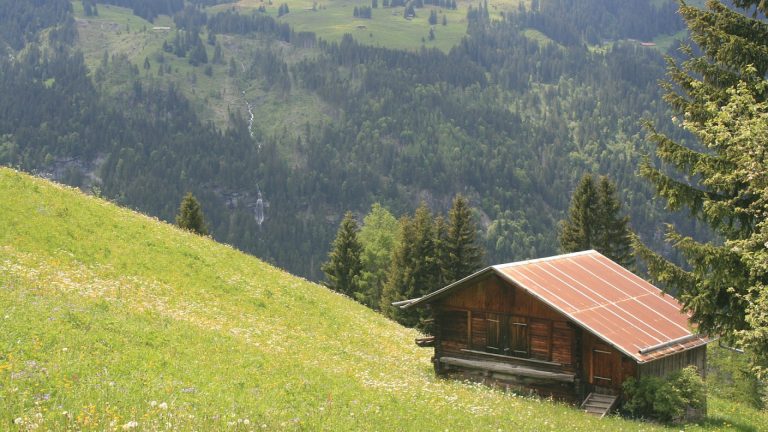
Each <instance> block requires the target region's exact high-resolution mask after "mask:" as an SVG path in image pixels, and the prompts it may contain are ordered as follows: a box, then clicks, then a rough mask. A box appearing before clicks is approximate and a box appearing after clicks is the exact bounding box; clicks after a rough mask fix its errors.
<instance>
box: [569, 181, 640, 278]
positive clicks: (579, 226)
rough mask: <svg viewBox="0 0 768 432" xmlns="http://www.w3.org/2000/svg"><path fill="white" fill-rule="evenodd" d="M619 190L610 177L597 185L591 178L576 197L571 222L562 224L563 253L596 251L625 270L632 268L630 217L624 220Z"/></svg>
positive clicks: (572, 203)
mask: <svg viewBox="0 0 768 432" xmlns="http://www.w3.org/2000/svg"><path fill="white" fill-rule="evenodd" d="M620 213H621V203H620V202H619V199H618V198H617V196H616V186H615V185H614V184H613V182H611V181H610V180H609V179H608V178H607V177H600V179H599V180H598V183H597V185H595V180H594V178H593V177H592V176H591V175H589V174H587V175H585V176H584V177H582V179H581V182H580V183H579V186H578V188H576V191H575V192H574V194H573V199H572V201H571V208H570V210H569V212H568V219H566V220H564V221H562V222H561V232H560V247H561V248H562V250H563V252H578V251H583V250H588V249H595V250H596V251H598V252H600V253H602V254H603V255H605V256H607V257H608V258H610V259H612V260H613V261H616V262H617V263H619V264H621V265H622V266H624V267H627V268H632V267H633V265H632V264H633V261H634V257H633V254H632V250H631V249H632V245H631V242H632V240H631V237H630V235H631V232H630V230H629V226H628V224H629V217H628V216H623V217H622V216H621V215H620Z"/></svg>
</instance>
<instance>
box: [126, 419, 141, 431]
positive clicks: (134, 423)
mask: <svg viewBox="0 0 768 432" xmlns="http://www.w3.org/2000/svg"><path fill="white" fill-rule="evenodd" d="M138 425H139V422H137V421H136V420H131V421H129V422H128V423H126V424H124V425H123V430H131V429H133V428H135V427H137V426H138Z"/></svg>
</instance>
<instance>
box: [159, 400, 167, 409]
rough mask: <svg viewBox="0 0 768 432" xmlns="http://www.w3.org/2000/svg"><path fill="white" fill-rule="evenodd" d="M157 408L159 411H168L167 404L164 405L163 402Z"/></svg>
mask: <svg viewBox="0 0 768 432" xmlns="http://www.w3.org/2000/svg"><path fill="white" fill-rule="evenodd" d="M158 407H159V408H160V409H161V410H167V409H168V404H167V403H165V402H163V403H161V404H160V405H158Z"/></svg>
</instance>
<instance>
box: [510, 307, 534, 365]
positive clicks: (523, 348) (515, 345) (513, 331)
mask: <svg viewBox="0 0 768 432" xmlns="http://www.w3.org/2000/svg"><path fill="white" fill-rule="evenodd" d="M509 355H511V356H514V357H528V356H529V355H530V352H529V341H528V320H527V319H526V318H523V317H515V316H511V317H509Z"/></svg>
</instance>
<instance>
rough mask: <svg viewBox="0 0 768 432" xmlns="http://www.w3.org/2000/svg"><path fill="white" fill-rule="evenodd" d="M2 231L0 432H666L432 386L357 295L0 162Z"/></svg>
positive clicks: (408, 350) (728, 417) (404, 337)
mask: <svg viewBox="0 0 768 432" xmlns="http://www.w3.org/2000/svg"><path fill="white" fill-rule="evenodd" d="M0 225H2V226H3V227H4V229H3V230H0V311H2V314H1V315H0V320H1V321H0V322H2V329H3V331H2V332H0V429H2V430H35V429H40V430H130V429H134V430H224V429H227V430H256V429H258V430H262V429H265V430H333V431H339V430H363V429H365V430H392V429H396V430H423V429H440V430H469V429H483V430H485V429H493V430H497V429H502V430H510V429H514V430H537V431H539V430H543V429H552V430H566V429H567V430H585V431H586V430H589V431H598V430H634V429H638V430H639V429H642V430H646V431H651V430H657V429H659V430H661V428H659V427H658V426H654V425H650V424H648V423H637V422H630V421H625V420H621V419H619V418H606V419H602V420H600V419H597V418H596V417H592V416H587V415H585V414H584V413H582V412H580V411H578V410H576V409H573V408H571V407H567V406H564V405H558V404H553V403H548V402H544V401H541V400H536V399H529V398H524V397H517V396H514V395H512V394H509V393H502V392H499V391H496V390H493V389H490V388H488V387H484V386H477V385H472V384H467V383H461V382H458V381H448V380H443V379H438V378H436V377H435V376H434V373H433V371H432V368H431V366H430V363H429V352H428V350H423V349H420V348H417V347H416V346H415V345H414V344H413V343H412V340H413V338H414V337H416V336H418V335H417V333H416V332H415V331H413V330H410V329H405V328H403V327H401V326H399V325H397V324H396V323H394V322H392V321H389V320H387V319H385V318H383V317H382V316H381V315H379V314H377V313H375V312H373V311H371V310H369V309H367V308H366V307H364V306H362V305H359V304H357V303H356V302H354V301H352V300H351V299H348V298H346V297H343V296H341V295H339V294H336V293H333V292H331V291H329V290H327V289H325V288H323V287H320V286H318V285H315V284H312V283H309V282H307V281H305V280H302V279H299V278H296V277H294V276H291V275H289V274H288V273H285V272H283V271H281V270H278V269H276V268H274V267H271V266H269V265H267V264H265V263H263V262H261V261H259V260H257V259H255V258H253V257H250V256H247V255H245V254H242V253H240V252H238V251H236V250H233V249H232V248H230V247H227V246H224V245H221V244H217V243H215V242H213V241H211V240H210V239H206V238H202V237H199V236H196V235H193V234H191V233H188V232H183V231H181V230H178V229H176V228H174V227H172V226H169V225H168V224H165V223H161V222H160V221H158V220H156V219H153V218H149V217H146V216H143V215H140V214H137V213H134V212H131V211H129V210H126V209H122V208H119V207H117V206H115V205H113V204H111V203H109V202H107V201H104V200H100V199H95V198H93V197H88V196H85V195H84V194H82V193H80V192H78V191H76V190H73V189H70V188H65V187H62V186H59V185H55V184H51V183H49V182H47V181H45V180H42V179H39V178H33V177H31V176H28V175H26V174H21V173H19V172H16V171H13V170H10V169H7V168H0ZM737 409H738V411H737V412H738V414H735V413H734V412H735V410H737ZM709 413H710V417H709V420H708V421H707V422H706V423H704V424H702V425H690V426H687V427H686V430H720V429H723V430H724V429H727V428H729V427H730V426H732V425H733V426H736V427H742V428H744V429H745V430H758V429H759V428H760V427H761V426H760V425H764V424H766V419H765V414H764V413H762V414H761V413H759V412H756V411H754V410H750V409H748V408H745V407H741V406H738V405H733V404H728V403H725V402H723V401H721V400H719V399H717V398H711V399H710V411H709Z"/></svg>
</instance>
